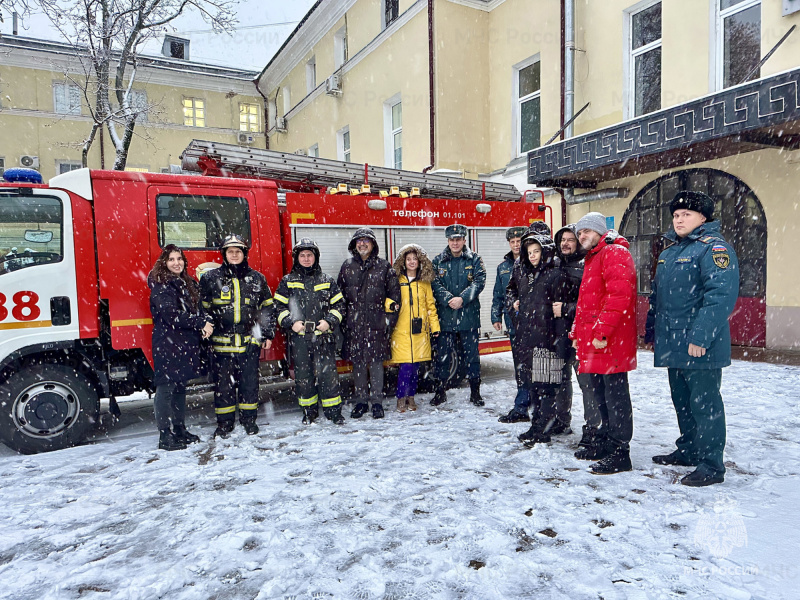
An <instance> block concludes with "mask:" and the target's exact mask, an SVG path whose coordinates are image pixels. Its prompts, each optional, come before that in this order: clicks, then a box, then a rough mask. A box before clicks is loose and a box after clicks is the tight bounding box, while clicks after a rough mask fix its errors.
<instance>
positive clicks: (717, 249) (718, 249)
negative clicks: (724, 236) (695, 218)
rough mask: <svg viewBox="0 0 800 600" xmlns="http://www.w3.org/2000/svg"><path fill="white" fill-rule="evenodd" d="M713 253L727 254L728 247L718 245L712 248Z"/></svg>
mask: <svg viewBox="0 0 800 600" xmlns="http://www.w3.org/2000/svg"><path fill="white" fill-rule="evenodd" d="M711 251H712V252H727V251H728V248H727V247H726V246H722V245H720V244H716V245H714V246H713V247H712V248H711Z"/></svg>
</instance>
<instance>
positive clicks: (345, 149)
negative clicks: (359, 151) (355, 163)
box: [336, 125, 350, 162]
mask: <svg viewBox="0 0 800 600" xmlns="http://www.w3.org/2000/svg"><path fill="white" fill-rule="evenodd" d="M336 141H337V152H336V156H337V158H338V159H339V160H343V161H345V162H350V126H349V125H348V126H347V127H343V128H342V129H340V130H339V131H337V132H336Z"/></svg>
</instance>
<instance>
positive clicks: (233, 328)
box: [200, 235, 275, 438]
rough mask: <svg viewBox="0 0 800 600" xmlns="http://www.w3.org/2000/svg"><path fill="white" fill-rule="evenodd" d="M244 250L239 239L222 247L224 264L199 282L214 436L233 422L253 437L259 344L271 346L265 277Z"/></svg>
mask: <svg viewBox="0 0 800 600" xmlns="http://www.w3.org/2000/svg"><path fill="white" fill-rule="evenodd" d="M248 250H249V246H248V245H247V243H246V242H245V241H244V239H243V238H242V237H241V236H239V235H229V236H227V237H226V238H225V239H224V240H223V242H222V248H221V252H222V261H223V264H222V266H221V267H219V268H218V269H214V270H212V271H209V272H207V273H205V274H204V275H203V276H202V278H201V279H200V297H201V299H202V302H203V308H205V310H206V311H207V312H208V313H209V314H210V315H211V317H212V318H213V319H214V335H212V336H211V343H212V347H213V349H214V380H215V382H216V385H217V389H216V393H215V395H214V411H215V412H216V414H217V430H216V431H215V432H214V436H215V437H216V436H219V437H222V438H226V437H228V434H229V433H230V432H231V431H233V427H234V423H235V420H236V407H237V406H238V407H239V422H240V423H241V424H242V427H244V429H245V431H246V432H247V433H248V434H249V435H255V434H257V433H258V425H256V412H257V411H258V361H259V356H260V355H261V345H262V342H263V344H264V347H265V348H270V347H271V346H272V338H273V337H275V309H274V307H273V300H272V293H271V292H270V289H269V286H268V285H267V280H266V279H265V278H264V276H263V275H262V274H261V273H259V272H258V271H255V270H254V269H251V268H250V266H249V265H248V264H247V252H248Z"/></svg>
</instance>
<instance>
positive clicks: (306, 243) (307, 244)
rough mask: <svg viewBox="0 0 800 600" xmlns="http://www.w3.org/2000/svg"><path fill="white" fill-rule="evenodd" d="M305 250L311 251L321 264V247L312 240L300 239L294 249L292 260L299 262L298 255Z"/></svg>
mask: <svg viewBox="0 0 800 600" xmlns="http://www.w3.org/2000/svg"><path fill="white" fill-rule="evenodd" d="M303 250H311V252H313V253H314V256H315V257H316V259H317V262H319V246H317V242H315V241H314V240H312V239H311V238H300V239H299V240H297V243H296V244H295V245H294V248H292V260H293V261H294V262H297V255H298V254H300V252H302V251H303Z"/></svg>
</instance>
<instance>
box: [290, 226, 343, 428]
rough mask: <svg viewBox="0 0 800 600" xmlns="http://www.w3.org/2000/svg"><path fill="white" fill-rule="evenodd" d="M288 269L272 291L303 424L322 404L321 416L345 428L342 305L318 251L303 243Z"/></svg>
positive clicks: (312, 244)
mask: <svg viewBox="0 0 800 600" xmlns="http://www.w3.org/2000/svg"><path fill="white" fill-rule="evenodd" d="M292 259H293V263H294V264H293V265H292V270H291V272H290V273H289V274H288V275H285V276H284V277H283V279H281V282H280V285H278V289H277V291H276V292H275V301H276V302H277V304H276V309H277V311H278V324H279V325H280V326H281V327H282V328H283V330H284V332H285V333H286V339H287V340H288V342H289V348H290V355H291V357H292V362H293V363H294V379H295V389H296V390H297V399H298V401H299V403H300V406H301V407H302V408H303V423H306V424H311V423H313V422H314V420H315V419H316V418H317V417H318V416H319V409H318V405H319V404H321V405H322V410H323V412H324V414H325V417H326V418H328V419H329V420H331V421H333V422H334V423H336V424H337V425H341V424H342V423H344V417H343V416H342V406H341V405H342V396H341V393H340V391H339V375H338V373H337V372H336V336H335V335H334V332H335V329H336V327H338V326H339V325H340V323H341V322H342V320H343V319H344V315H343V313H344V312H345V308H344V300H343V297H342V293H341V292H340V291H339V286H337V285H336V280H335V279H334V278H333V277H329V276H328V275H326V274H325V273H323V272H322V269H321V268H320V266H319V248H318V247H317V244H316V243H315V242H314V240H311V239H309V238H302V239H301V240H300V241H299V242H298V243H297V244H296V245H295V247H294V248H292Z"/></svg>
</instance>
